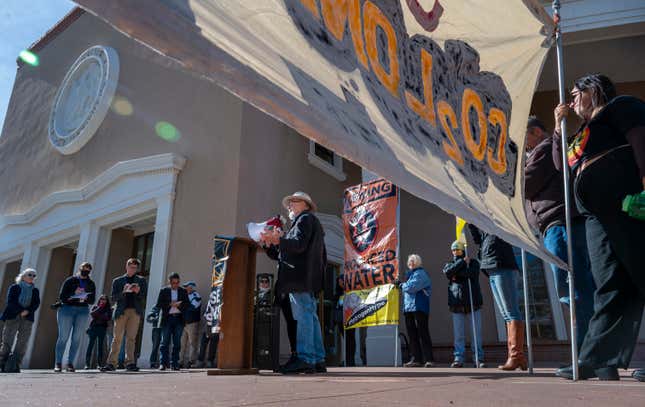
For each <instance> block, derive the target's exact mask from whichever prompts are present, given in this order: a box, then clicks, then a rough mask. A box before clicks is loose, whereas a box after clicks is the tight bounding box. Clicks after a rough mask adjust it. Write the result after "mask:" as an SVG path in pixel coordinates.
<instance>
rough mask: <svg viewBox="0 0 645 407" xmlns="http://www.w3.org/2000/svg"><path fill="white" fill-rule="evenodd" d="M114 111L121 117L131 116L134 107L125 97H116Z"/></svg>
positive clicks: (113, 104) (113, 105) (113, 103)
mask: <svg viewBox="0 0 645 407" xmlns="http://www.w3.org/2000/svg"><path fill="white" fill-rule="evenodd" d="M112 110H113V111H114V113H116V114H118V115H121V116H130V115H132V113H133V112H134V107H132V103H130V101H129V100H128V99H126V98H124V97H123V96H116V97H115V98H114V102H112Z"/></svg>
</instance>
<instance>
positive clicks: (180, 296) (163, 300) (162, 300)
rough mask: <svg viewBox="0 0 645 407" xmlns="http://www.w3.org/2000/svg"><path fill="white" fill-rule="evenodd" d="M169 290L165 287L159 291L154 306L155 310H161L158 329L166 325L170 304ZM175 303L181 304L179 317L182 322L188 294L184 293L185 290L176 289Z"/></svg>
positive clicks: (181, 288)
mask: <svg viewBox="0 0 645 407" xmlns="http://www.w3.org/2000/svg"><path fill="white" fill-rule="evenodd" d="M171 291H172V290H171V289H170V287H169V286H166V287H164V288H162V289H161V290H160V291H159V296H158V297H157V304H156V305H155V306H156V307H157V308H159V309H160V310H161V313H160V316H161V318H160V320H159V327H163V326H164V325H166V321H167V320H168V315H169V314H168V313H169V312H170V303H171ZM177 301H181V304H179V311H180V312H179V314H177V315H179V316H180V317H181V320H182V322H183V321H184V315H183V314H184V312H185V311H186V308H188V292H187V291H186V289H185V288H183V287H177Z"/></svg>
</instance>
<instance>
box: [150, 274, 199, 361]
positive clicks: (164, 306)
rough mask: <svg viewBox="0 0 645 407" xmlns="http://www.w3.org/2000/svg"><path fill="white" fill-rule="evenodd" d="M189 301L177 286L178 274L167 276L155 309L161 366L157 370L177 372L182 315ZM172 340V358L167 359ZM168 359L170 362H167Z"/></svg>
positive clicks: (182, 326)
mask: <svg viewBox="0 0 645 407" xmlns="http://www.w3.org/2000/svg"><path fill="white" fill-rule="evenodd" d="M189 304H190V301H189V299H188V292H187V291H186V289H185V288H183V287H180V286H179V274H177V273H172V274H171V275H169V276H168V285H167V286H166V287H164V288H162V289H161V291H159V296H158V297H157V305H155V306H156V307H157V308H159V309H160V310H161V322H160V326H161V348H160V350H161V364H160V365H159V370H166V369H167V368H168V367H172V370H179V351H180V350H181V335H182V333H183V332H184V325H185V319H184V313H185V312H186V309H187V308H188V306H189ZM171 340H172V358H169V356H170V355H169V351H170V349H169V348H170V341H171ZM169 359H170V360H169Z"/></svg>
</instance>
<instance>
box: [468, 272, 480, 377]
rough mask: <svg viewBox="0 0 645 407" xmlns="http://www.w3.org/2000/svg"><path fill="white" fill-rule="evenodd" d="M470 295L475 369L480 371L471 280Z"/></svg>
mask: <svg viewBox="0 0 645 407" xmlns="http://www.w3.org/2000/svg"><path fill="white" fill-rule="evenodd" d="M468 293H469V294H470V319H471V320H472V323H473V341H474V342H475V343H474V346H473V347H474V348H475V367H476V368H478V369H479V347H478V346H477V344H478V343H479V342H477V325H476V324H475V304H474V303H473V289H472V287H471V285H470V278H469V279H468Z"/></svg>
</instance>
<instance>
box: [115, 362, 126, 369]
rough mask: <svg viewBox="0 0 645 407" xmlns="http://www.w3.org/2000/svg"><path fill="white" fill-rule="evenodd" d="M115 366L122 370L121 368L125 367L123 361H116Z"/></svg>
mask: <svg viewBox="0 0 645 407" xmlns="http://www.w3.org/2000/svg"><path fill="white" fill-rule="evenodd" d="M116 368H117V369H121V370H123V369H125V365H124V364H123V362H119V363H117V365H116Z"/></svg>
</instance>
